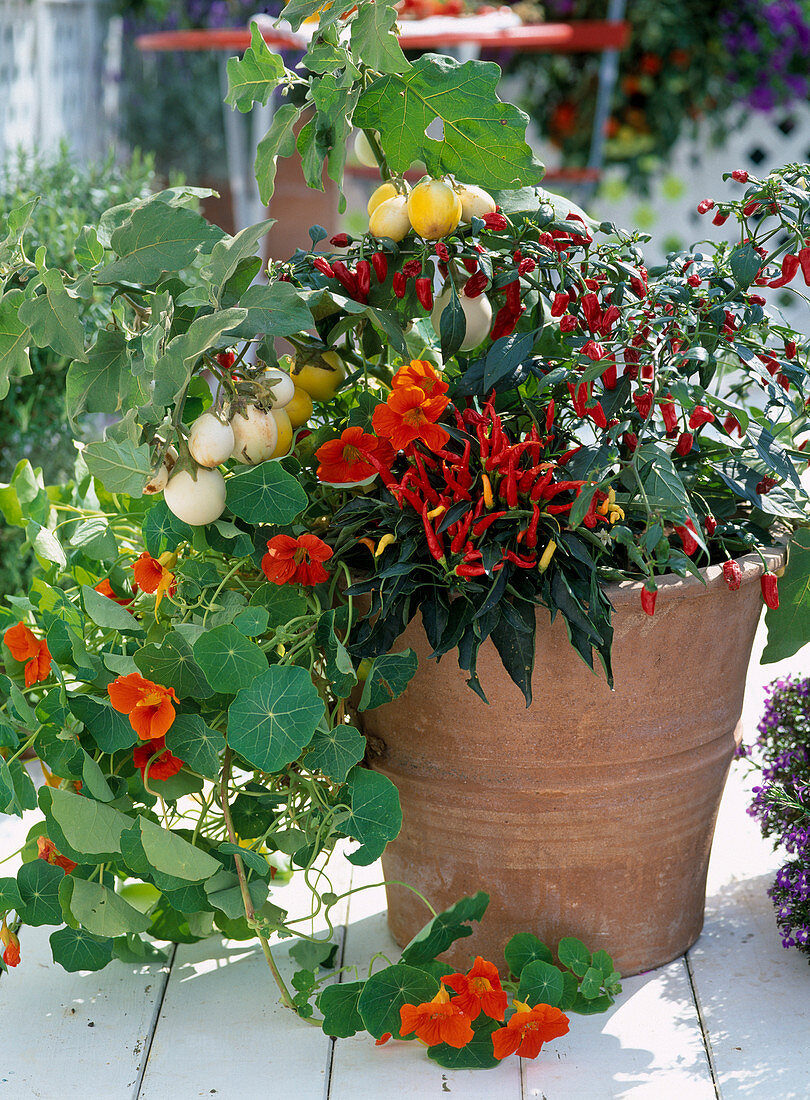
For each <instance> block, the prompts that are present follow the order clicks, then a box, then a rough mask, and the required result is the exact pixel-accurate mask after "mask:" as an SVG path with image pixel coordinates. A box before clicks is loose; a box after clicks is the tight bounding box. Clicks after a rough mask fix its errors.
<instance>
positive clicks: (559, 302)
mask: <svg viewBox="0 0 810 1100" xmlns="http://www.w3.org/2000/svg"><path fill="white" fill-rule="evenodd" d="M570 301H571V295H570V294H565V293H563V292H561V291H558V292H557V293H556V294H555V295H554V301H553V302H552V304H551V316H552V317H562V315H563V314H564V313H565V311H566V310H567V309H568V303H569V302H570Z"/></svg>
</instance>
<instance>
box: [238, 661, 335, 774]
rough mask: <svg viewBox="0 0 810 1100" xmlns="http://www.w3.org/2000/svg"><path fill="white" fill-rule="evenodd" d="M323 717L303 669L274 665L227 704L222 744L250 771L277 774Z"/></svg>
mask: <svg viewBox="0 0 810 1100" xmlns="http://www.w3.org/2000/svg"><path fill="white" fill-rule="evenodd" d="M323 713H324V706H323V700H322V699H321V697H320V695H319V694H318V690H317V688H316V687H315V685H314V684H313V683H312V679H311V677H310V675H309V672H307V671H306V669H303V668H299V667H298V666H295V665H274V666H272V667H271V668H268V669H267V671H266V672H263V673H261V675H259V676H257V677H256V678H255V680H254V681H253V682H252V683H251V684H250V686H249V687H246V688H243V689H242V690H241V691H240V692H239V694H238V695H237V696H236V698H235V699H234V701H233V702H232V703H231V705H230V708H229V710H228V743H229V744H230V746H231V748H233V749H234V751H235V752H238V753H239V755H240V756H242V757H243V758H244V759H245V760H247V762H248V763H249V764H252V765H253V766H254V767H256V768H261V770H262V771H266V772H276V771H280V769H281V768H283V767H284V766H285V765H286V764H290V763H292V761H293V760H295V759H296V758H297V757H298V754H299V753H300V752H301V749H303V747H304V746H305V745H306V744H308V743H309V742H310V741H311V739H312V735H313V733H314V732H315V729H316V727H317V726H318V723H319V722H320V721H321V719H322V718H323Z"/></svg>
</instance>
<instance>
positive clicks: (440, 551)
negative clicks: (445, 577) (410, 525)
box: [422, 504, 444, 561]
mask: <svg viewBox="0 0 810 1100" xmlns="http://www.w3.org/2000/svg"><path fill="white" fill-rule="evenodd" d="M429 510H430V509H429V508H428V506H427V504H425V506H424V508H423V509H422V526H423V527H424V529H425V539H426V540H427V544H428V550H429V551H430V553H431V555H432V556H433V558H435V560H436V561H440V560H441V558H443V557H444V546H443V543H442V536H441V535H439V534H437V533H436V532H435V531H434V530H433V526H432V524H431V522H430V520H429V519H428V511H429Z"/></svg>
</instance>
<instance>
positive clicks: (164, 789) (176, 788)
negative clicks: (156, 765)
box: [150, 768, 205, 802]
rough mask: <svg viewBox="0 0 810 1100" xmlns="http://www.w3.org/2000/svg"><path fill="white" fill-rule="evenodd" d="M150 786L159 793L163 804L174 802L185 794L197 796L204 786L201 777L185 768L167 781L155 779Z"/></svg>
mask: <svg viewBox="0 0 810 1100" xmlns="http://www.w3.org/2000/svg"><path fill="white" fill-rule="evenodd" d="M150 786H151V787H153V788H154V789H155V790H158V791H160V797H161V798H162V799H163V800H164V802H176V801H177V799H178V798H182V797H183V796H184V795H187V794H199V793H200V791H201V790H202V789H203V787H204V786H205V782H204V780H203V778H202V776H201V775H195V774H194V773H193V772H190V771H189V770H188V769H187V768H183V769H182V771H179V772H177V774H176V775H171V776H169V778H168V779H156V780H155V781H154V783H151V782H150Z"/></svg>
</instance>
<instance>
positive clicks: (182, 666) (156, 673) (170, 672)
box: [110, 601, 213, 699]
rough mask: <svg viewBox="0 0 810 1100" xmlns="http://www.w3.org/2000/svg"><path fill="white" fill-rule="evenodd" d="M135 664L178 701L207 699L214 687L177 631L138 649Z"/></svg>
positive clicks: (142, 672) (149, 678)
mask: <svg viewBox="0 0 810 1100" xmlns="http://www.w3.org/2000/svg"><path fill="white" fill-rule="evenodd" d="M110 602H112V601H110ZM135 664H136V665H137V666H138V669H139V670H140V672H141V674H142V675H143V676H145V677H146V678H147V679H148V680H154V681H155V683H157V684H162V685H163V686H164V687H171V688H174V690H175V691H176V692H177V694H178V696H180V698H192V699H207V698H208V697H209V696H210V695H212V694H213V688H211V687H210V685H209V684H208V681H207V680H206V678H205V674H204V673H203V671H202V669H201V668H200V666H199V665H198V664H197V662H196V661H195V660H194V654H193V652H192V649H191V646H190V645H189V644H188V642H187V641H186V639H185V638H184V637H183V636H182V634H178V633H177V631H176V630H172V631H170V633H168V634H167V635H166V636H165V637H164V638H163V639H162V640H161V641H160V642H159V643H152V644H150V645H146V646H144V647H143V649H139V650H138V651H137V653H136V654H135Z"/></svg>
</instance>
